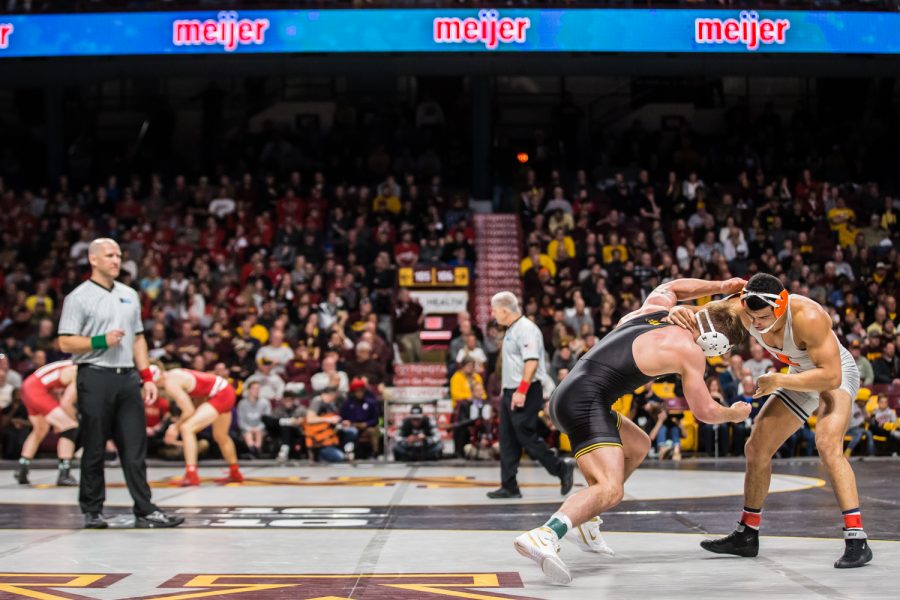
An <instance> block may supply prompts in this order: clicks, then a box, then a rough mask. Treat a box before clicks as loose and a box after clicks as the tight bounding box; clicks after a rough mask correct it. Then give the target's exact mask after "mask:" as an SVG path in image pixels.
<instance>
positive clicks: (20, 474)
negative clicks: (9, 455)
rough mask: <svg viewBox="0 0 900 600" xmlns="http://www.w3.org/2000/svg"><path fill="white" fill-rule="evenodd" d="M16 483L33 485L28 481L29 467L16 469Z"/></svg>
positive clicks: (20, 466)
mask: <svg viewBox="0 0 900 600" xmlns="http://www.w3.org/2000/svg"><path fill="white" fill-rule="evenodd" d="M16 481H17V482H18V483H19V485H28V484H29V483H31V482H30V481H28V466H27V465H21V464H20V465H19V466H18V467H16Z"/></svg>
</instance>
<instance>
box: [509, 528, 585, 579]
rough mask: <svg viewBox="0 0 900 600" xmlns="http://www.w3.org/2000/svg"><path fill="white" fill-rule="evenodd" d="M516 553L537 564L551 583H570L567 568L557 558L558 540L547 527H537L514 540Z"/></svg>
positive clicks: (570, 577) (570, 576)
mask: <svg viewBox="0 0 900 600" xmlns="http://www.w3.org/2000/svg"><path fill="white" fill-rule="evenodd" d="M513 545H514V546H515V547H516V552H518V553H519V554H521V555H522V556H524V557H525V558H530V559H531V560H533V561H534V562H536V563H537V564H538V566H539V567H540V568H541V571H543V573H544V575H545V576H546V577H547V578H548V579H550V581H552V582H553V583H559V584H563V585H565V584H569V583H572V574H571V573H570V572H569V567H567V566H566V563H564V562H563V561H562V559H561V558H560V557H559V540H558V539H556V534H555V533H553V530H551V529H550V528H549V527H538V528H537V529H532V530H531V531H529V532H527V533H523V534H522V535H520V536H519V537H517V538H516V541H515V543H514V544H513Z"/></svg>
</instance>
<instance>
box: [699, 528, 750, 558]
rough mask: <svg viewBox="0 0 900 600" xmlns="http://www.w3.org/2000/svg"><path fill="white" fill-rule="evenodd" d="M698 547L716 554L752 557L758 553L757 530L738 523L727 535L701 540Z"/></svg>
mask: <svg viewBox="0 0 900 600" xmlns="http://www.w3.org/2000/svg"><path fill="white" fill-rule="evenodd" d="M700 547H701V548H703V549H704V550H709V551H710V552H715V553H716V554H732V555H734V556H745V557H753V556H756V555H757V554H759V530H757V529H753V528H752V527H747V526H746V525H744V524H743V523H738V526H737V528H736V529H735V530H734V531H732V532H731V533H730V534H729V535H727V536H725V537H723V538H719V539H717V540H703V541H702V542H700Z"/></svg>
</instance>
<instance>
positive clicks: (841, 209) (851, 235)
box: [828, 196, 856, 248]
mask: <svg viewBox="0 0 900 600" xmlns="http://www.w3.org/2000/svg"><path fill="white" fill-rule="evenodd" d="M855 220H856V212H854V210H853V209H852V208H847V202H846V201H845V200H844V199H843V198H841V197H840V196H838V199H837V200H836V202H835V206H834V208H832V209H831V210H829V211H828V224H829V225H830V226H831V230H832V231H834V232H837V234H838V244H840V246H841V247H842V248H849V247H850V246H852V245H853V242H854V241H855V240H856V226H855V225H854V223H853V222H854V221H855Z"/></svg>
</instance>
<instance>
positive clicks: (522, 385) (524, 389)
mask: <svg viewBox="0 0 900 600" xmlns="http://www.w3.org/2000/svg"><path fill="white" fill-rule="evenodd" d="M530 387H531V382H530V381H525V380H524V379H523V380H522V381H520V382H519V387H517V388H516V391H517V392H518V393H520V394H525V393H528V388H530Z"/></svg>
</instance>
